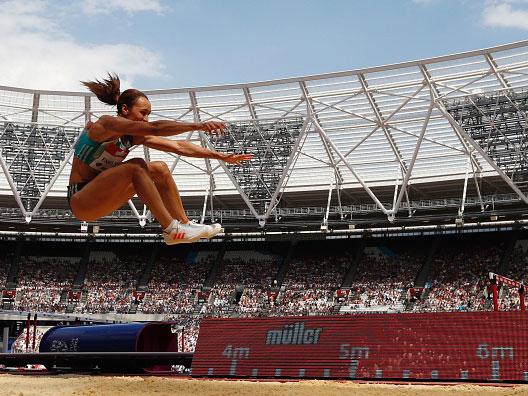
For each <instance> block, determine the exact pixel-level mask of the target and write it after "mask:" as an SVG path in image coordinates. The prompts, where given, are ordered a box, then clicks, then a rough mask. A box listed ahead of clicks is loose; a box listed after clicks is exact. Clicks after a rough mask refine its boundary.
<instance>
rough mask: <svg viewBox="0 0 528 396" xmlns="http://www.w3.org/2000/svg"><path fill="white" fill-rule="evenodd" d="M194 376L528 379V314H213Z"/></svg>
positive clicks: (205, 323)
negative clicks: (255, 316) (242, 316)
mask: <svg viewBox="0 0 528 396" xmlns="http://www.w3.org/2000/svg"><path fill="white" fill-rule="evenodd" d="M192 375H193V376H214V377H266V378H269V377H274V378H279V377H280V378H349V379H362V378H364V379H421V380H429V379H433V380H461V379H462V380H470V381H501V380H502V381H528V315H526V313H524V314H523V313H521V312H468V313H462V312H445V313H415V314H370V315H347V316H325V317H282V318H263V319H205V320H203V321H202V324H201V327H200V334H199V337H198V344H197V347H196V351H195V354H194V358H193V364H192Z"/></svg>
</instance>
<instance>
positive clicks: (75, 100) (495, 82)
mask: <svg viewBox="0 0 528 396" xmlns="http://www.w3.org/2000/svg"><path fill="white" fill-rule="evenodd" d="M526 89H528V41H522V42H517V43H512V44H507V45H502V46H497V47H493V48H487V49H483V50H475V51H470V52H465V53H461V54H453V55H447V56H440V57H436V58H431V59H425V60H419V61H412V62H405V63H401V64H395V65H387V66H379V67H372V68H367V69H361V70H352V71H344V72H337V73H328V74H321V75H313V76H304V77H296V78H288V79H282V80H274V81H263V82H256V83H247V84H231V85H224V86H209V87H196V88H190V89H187V88H181V89H166V90H153V91H144V92H145V93H146V94H147V95H148V96H149V99H150V100H151V102H152V107H153V113H152V115H151V119H152V120H156V119H167V120H182V121H207V120H210V119H217V120H223V121H225V122H227V123H229V124H231V125H237V123H238V124H241V123H242V124H243V123H254V124H255V125H256V124H258V123H259V122H260V123H262V122H264V120H266V121H269V120H272V121H273V122H279V123H280V122H286V121H287V120H291V119H294V118H298V119H302V120H303V122H302V129H301V131H300V133H299V135H298V136H297V137H296V139H295V140H294V141H293V142H292V148H291V153H290V155H289V158H287V161H285V162H284V163H283V164H282V168H281V171H280V176H279V177H278V179H277V180H276V181H275V182H273V183H274V184H273V187H272V188H271V189H270V191H268V192H267V194H266V202H265V205H264V206H262V207H259V208H258V209H257V208H256V207H255V202H252V200H251V199H250V198H248V192H247V191H246V190H244V189H243V188H242V187H241V185H240V183H239V180H237V178H236V177H235V175H234V173H233V169H231V168H230V167H228V166H227V165H226V164H225V163H222V162H218V161H216V160H209V159H206V160H204V159H195V158H182V157H181V156H179V155H175V154H171V153H163V152H158V151H155V150H143V149H141V148H140V149H134V150H133V151H132V153H131V156H137V157H142V158H145V159H146V160H150V161H157V160H161V161H165V162H166V163H167V164H169V165H170V166H169V168H170V169H171V172H172V174H173V176H174V178H175V180H176V182H177V184H178V187H179V189H180V192H181V194H182V196H184V197H185V196H200V197H203V200H204V209H203V211H202V213H203V214H202V216H201V219H202V221H203V220H204V218H205V215H206V208H207V206H209V209H210V211H209V213H210V214H211V216H213V213H214V212H215V210H214V208H213V198H214V199H215V202H222V199H223V198H222V197H223V196H229V195H235V194H236V195H240V196H241V197H242V200H243V201H244V202H245V203H246V205H247V207H248V209H249V210H250V211H251V213H253V216H254V217H255V219H256V220H258V221H259V222H260V223H261V225H262V224H264V223H265V222H266V221H267V219H268V218H269V217H270V216H271V215H272V214H273V213H277V210H278V209H279V205H280V204H281V202H282V201H281V200H282V197H283V194H285V193H286V194H287V193H289V192H292V193H298V192H305V193H306V194H310V192H311V191H323V190H324V191H327V190H328V186H329V184H330V186H332V187H331V189H330V193H331V192H332V190H333V189H334V188H335V189H336V192H337V197H338V200H339V207H341V201H342V200H343V201H344V202H343V205H351V204H354V203H355V202H354V200H355V197H354V195H355V194H350V193H349V192H350V191H354V189H357V190H358V191H364V192H365V193H366V194H367V195H368V196H369V197H370V199H371V201H372V202H373V203H374V204H375V205H377V207H378V208H379V210H380V211H381V212H382V213H384V214H385V215H386V216H387V217H388V219H389V220H390V221H392V220H394V219H395V216H396V215H397V214H398V211H399V210H400V209H402V208H404V207H405V208H406V210H408V213H409V215H412V211H411V208H410V206H411V205H410V200H416V198H418V197H416V196H414V197H412V195H414V194H419V191H420V188H419V186H420V185H422V184H423V185H425V184H427V183H430V182H435V183H437V182H442V181H444V180H446V181H447V180H449V181H453V180H456V181H459V182H460V186H461V192H462V198H465V196H466V194H467V189H468V188H469V187H468V183H469V181H470V179H473V181H472V182H471V183H472V184H473V183H474V185H475V187H474V188H475V191H476V194H477V195H478V197H479V199H480V203H481V208H482V210H484V205H483V203H482V196H484V195H487V194H488V193H489V192H488V191H483V188H484V185H483V183H482V180H483V179H485V178H486V177H488V176H500V177H501V178H502V179H503V180H504V182H505V183H506V184H507V185H508V186H510V187H511V189H512V190H513V191H514V192H515V193H516V194H517V195H518V196H519V197H520V199H521V200H522V201H524V202H525V203H528V198H527V196H526V191H523V190H522V189H521V188H520V187H519V186H518V185H517V184H516V183H514V182H513V181H512V179H511V177H510V175H509V174H507V172H504V171H503V170H502V169H501V167H500V166H498V165H497V163H495V161H494V160H493V159H492V158H491V157H490V156H489V155H488V153H487V151H486V148H485V147H484V148H483V147H481V146H479V144H477V143H476V142H475V141H474V140H473V139H472V137H471V136H470V135H469V134H468V133H467V132H466V131H465V130H464V128H463V127H461V126H460V125H459V123H457V121H456V120H455V119H454V118H453V117H452V116H451V114H450V113H449V111H447V109H446V107H445V103H446V101H449V100H453V99H457V98H463V97H466V96H468V95H469V96H471V95H489V94H492V93H493V92H496V91H499V90H511V92H518V91H523V90H526ZM114 111H115V109H112V108H110V107H109V106H106V105H104V104H102V103H100V102H99V101H98V100H97V99H96V98H95V97H94V96H93V95H91V94H89V93H87V92H58V91H37V90H31V89H22V88H13V87H3V86H0V131H4V132H5V131H6V130H8V128H11V127H10V126H13V127H14V128H15V129H17V128H18V129H17V130H18V131H22V130H30V131H31V130H34V131H40V130H54V131H56V136H53V135H49V134H48V135H46V136H42V137H39V139H40V140H42V142H40V143H39V146H40V147H41V149H39V150H41V151H40V153H41V155H40V154H39V158H33V157H32V156H31V155H30V154H29V151H27V150H26V149H25V148H24V147H25V146H24V145H25V144H26V143H24V142H22V141H21V140H20V139H19V140H17V141H16V144H15V145H11V146H9V145H8V144H7V143H6V142H4V141H2V137H1V134H0V143H1V145H2V147H1V149H2V150H3V151H2V155H0V166H1V168H2V173H0V194H4V195H12V196H13V197H14V199H15V201H16V202H17V205H18V206H19V208H20V210H21V212H22V214H23V215H24V216H26V218H27V219H28V221H29V220H30V219H31V217H32V216H34V215H35V214H36V213H37V211H38V209H39V207H40V206H41V205H42V203H43V202H44V200H45V199H46V198H47V197H54V196H64V195H65V192H66V186H67V184H68V175H69V172H70V169H71V157H72V153H73V151H72V149H71V144H72V143H73V140H74V139H75V138H76V136H72V137H71V138H70V139H69V140H68V145H69V146H64V147H66V148H67V149H66V150H63V151H61V155H60V158H59V159H57V160H54V159H53V158H55V157H56V156H57V155H58V154H57V153H58V150H59V149H58V148H57V147H56V144H55V143H54V142H56V141H57V140H56V139H57V138H58V137H59V135H60V133H63V132H61V131H65V130H67V131H70V130H75V131H77V133H78V132H80V131H81V129H82V127H83V126H84V124H85V123H86V122H87V121H89V120H95V119H97V118H99V117H100V116H102V115H104V114H112V113H114ZM524 116H525V117H526V114H525V113H524ZM6 139H7V138H6ZM171 139H186V140H188V141H191V142H193V143H195V144H199V145H202V146H207V147H214V146H215V144H214V142H213V141H212V139H211V138H210V137H209V136H208V135H206V134H204V133H202V132H198V133H197V132H189V133H188V134H185V135H179V136H175V137H171ZM261 140H262V139H261ZM6 141H7V140H6ZM262 144H263V145H266V144H267V143H266V142H265V141H262ZM26 146H27V145H26ZM64 147H63V149H64ZM234 148H236V147H234V146H233V149H234ZM6 150H7V151H9V150H11V153H13V154H6V153H7V151H6ZM16 153H18V154H16ZM54 156H55V157H54ZM57 158H58V157H57ZM42 161H45V162H47V163H50V164H52V166H50V167H45V166H44V162H42ZM14 163H16V164H18V165H17V166H18V167H19V168H20V169H19V170H18V171H15V169H14V168H12V167H13V164H14ZM23 169H26V173H27V177H26V178H25V179H24V177H22V176H23V175H21V174H23V173H24V172H23ZM40 171H42V172H44V173H45V175H43V176H40V175H38V174H37V173H39V172H40ZM23 179H24V180H23ZM383 187H384V188H389V187H390V188H391V189H393V190H394V197H393V199H392V202H391V203H387V202H385V203H384V202H382V199H380V197H379V196H378V195H377V192H376V191H378V189H379V188H383ZM341 190H346V191H348V194H349V195H346V196H342V195H341V193H340V191H341ZM329 197H330V198H331V194H330V196H329ZM330 198H329V200H328V205H330ZM419 198H420V199H422V198H424V197H419ZM404 199H405V202H403V201H404ZM28 202H29V204H28ZM402 202H403V204H402ZM129 203H130V206H131V208H132V211H133V213H134V214H135V215H136V217H137V218H138V220H139V221H140V223H141V224H145V220H146V219H148V218H149V217H150V216H151V215H150V212H149V211H148V210H147V208H146V207H143V210H142V211H140V210H138V209H137V208H136V207H135V206H134V204H133V203H132V201H130V202H129ZM463 212H464V201H462V206H461V207H459V215H462V214H463ZM323 220H324V219H323Z"/></svg>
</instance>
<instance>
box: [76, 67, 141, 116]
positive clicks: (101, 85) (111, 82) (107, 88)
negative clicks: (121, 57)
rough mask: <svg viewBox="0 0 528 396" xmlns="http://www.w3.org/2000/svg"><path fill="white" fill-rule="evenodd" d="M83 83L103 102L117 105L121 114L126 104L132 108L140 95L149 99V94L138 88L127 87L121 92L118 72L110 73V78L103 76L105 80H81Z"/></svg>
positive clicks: (118, 112)
mask: <svg viewBox="0 0 528 396" xmlns="http://www.w3.org/2000/svg"><path fill="white" fill-rule="evenodd" d="M81 83H82V84H83V85H84V86H85V87H87V88H88V89H89V90H90V91H91V92H93V93H94V94H95V96H97V98H98V99H99V100H100V101H101V102H103V103H106V104H109V105H111V106H115V105H117V114H121V111H122V110H123V105H124V104H126V105H127V107H128V108H131V107H132V106H133V105H134V103H136V100H137V99H138V98H139V97H141V96H142V97H144V98H146V99H148V98H147V95H145V94H144V93H143V92H141V91H138V90H137V89H127V90H125V91H124V92H123V93H121V91H120V85H121V82H120V81H119V77H118V76H117V74H113V75H112V74H110V73H108V78H107V79H106V78H103V81H99V80H95V81H81Z"/></svg>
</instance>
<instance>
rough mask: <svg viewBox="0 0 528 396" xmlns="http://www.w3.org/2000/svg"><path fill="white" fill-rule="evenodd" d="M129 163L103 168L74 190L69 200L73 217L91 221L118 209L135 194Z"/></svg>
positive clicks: (131, 169)
mask: <svg viewBox="0 0 528 396" xmlns="http://www.w3.org/2000/svg"><path fill="white" fill-rule="evenodd" d="M132 166H137V165H132V164H130V163H128V161H127V162H124V163H122V164H121V165H118V166H115V167H113V168H110V169H107V170H104V171H103V172H101V173H100V174H98V175H97V176H96V177H95V178H94V179H92V180H90V182H89V183H88V184H87V185H86V186H84V187H83V189H82V190H81V191H78V192H76V193H75V194H74V195H73V196H72V197H71V200H70V206H71V209H72V212H73V214H74V215H75V217H77V218H78V219H81V220H86V221H92V220H96V219H98V218H100V217H103V216H106V215H108V214H110V213H112V212H113V211H114V210H116V209H119V208H120V207H121V206H123V204H124V203H125V202H127V201H128V200H129V199H130V198H132V197H133V196H134V194H135V191H134V186H133V185H132V172H133V168H132Z"/></svg>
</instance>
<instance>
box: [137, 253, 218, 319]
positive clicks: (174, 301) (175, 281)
mask: <svg viewBox="0 0 528 396" xmlns="http://www.w3.org/2000/svg"><path fill="white" fill-rule="evenodd" d="M210 265H211V264H210V262H209V261H200V262H194V263H186V262H185V261H184V260H183V259H181V258H172V257H158V260H156V264H155V266H154V268H153V269H152V273H151V278H150V281H149V282H148V291H147V293H146V295H145V298H144V299H143V301H141V303H140V304H139V307H138V310H139V312H142V313H147V314H150V313H157V314H169V313H190V312H192V311H193V309H194V305H195V304H196V293H197V292H198V290H200V289H201V287H202V285H203V283H204V281H205V277H206V275H207V271H208V270H209V268H210Z"/></svg>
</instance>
